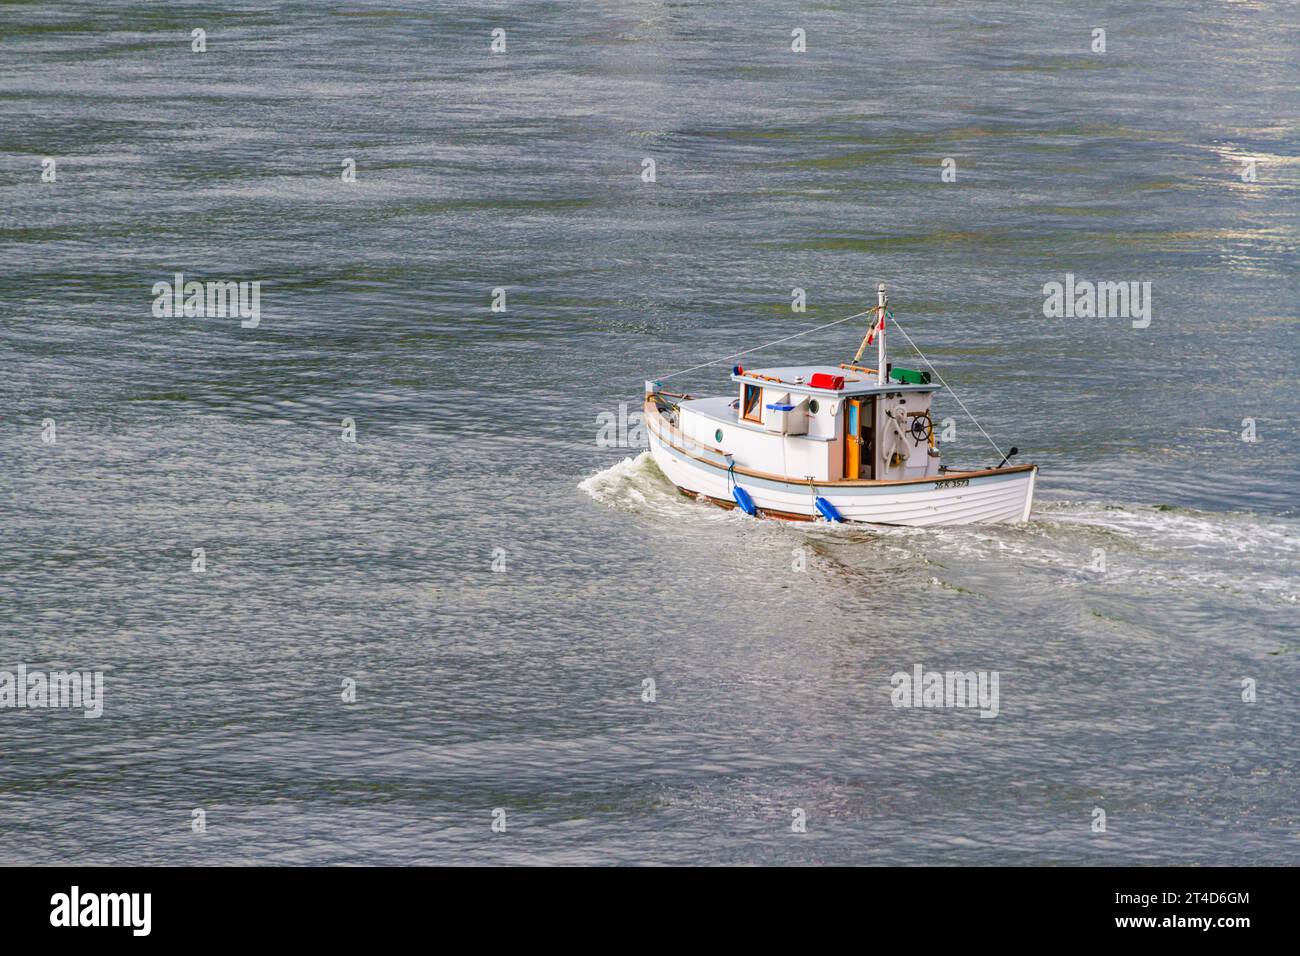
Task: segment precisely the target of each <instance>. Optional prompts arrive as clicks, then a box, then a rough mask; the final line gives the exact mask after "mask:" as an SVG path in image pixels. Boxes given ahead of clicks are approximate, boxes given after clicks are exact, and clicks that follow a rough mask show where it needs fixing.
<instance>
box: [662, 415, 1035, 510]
mask: <svg viewBox="0 0 1300 956" xmlns="http://www.w3.org/2000/svg"><path fill="white" fill-rule="evenodd" d="M652 414H653V418H651V415H652ZM647 418H648V419H650V422H649V424H650V427H649V428H647V429H646V431H647V433H648V437H649V441H650V452H651V454H652V455H653V456H654V460H655V463H656V464H657V465H658V466H659V469H660V470H661V471H662V472H663V473H664V474H665V475H666V476H667V477H668V479H669V480H670V481H671V482H672V483H673V484H674V485H676V486H677V487H678V488H679V489H680V490H681V491H682V492H684V493H686V494H689V495H692V496H694V497H697V498H705V499H708V500H710V501H712V502H714V503H716V504H719V505H721V506H723V507H735V501H734V500H733V498H732V487H733V484H737V485H740V486H741V487H742V488H744V489H745V491H747V492H748V493H749V495H750V497H751V498H752V499H753V502H754V504H755V506H756V507H757V508H758V512H759V515H760V516H764V517H771V518H784V519H787V520H796V521H799V520H802V521H813V520H816V519H817V518H818V517H819V513H818V510H817V505H816V500H817V498H818V497H819V496H820V497H822V498H825V499H826V500H827V501H829V502H830V503H831V504H832V505H834V506H835V510H836V511H838V512H839V513H840V515H842V516H843V518H844V519H845V520H846V521H854V522H865V523H869V524H888V525H906V526H910V527H927V526H933V525H958V524H994V523H1004V522H1021V521H1027V520H1029V513H1030V509H1031V508H1032V506H1033V497H1034V481H1035V477H1036V476H1037V472H1038V469H1037V467H1036V466H1034V465H1019V466H1015V467H1012V468H996V469H988V470H985V471H973V472H946V473H944V474H942V475H937V476H935V477H933V478H926V479H919V480H918V479H908V480H905V481H898V482H888V481H884V482H868V481H857V482H822V483H811V484H810V483H809V482H807V481H787V480H785V479H783V478H781V477H780V476H774V475H760V474H756V473H753V472H747V471H745V470H744V469H741V468H739V467H738V468H736V469H735V470H734V471H732V472H729V471H728V461H727V459H726V458H725V456H724V454H723V453H721V450H720V449H709V448H704V447H701V446H698V445H695V446H693V447H691V446H690V443H689V442H687V441H686V440H684V439H683V436H681V433H680V432H676V431H675V430H674V429H673V428H672V426H671V425H670V424H668V423H667V422H665V421H664V419H663V418H662V417H661V416H659V415H658V413H657V412H653V406H648V408H647ZM674 439H676V440H674Z"/></svg>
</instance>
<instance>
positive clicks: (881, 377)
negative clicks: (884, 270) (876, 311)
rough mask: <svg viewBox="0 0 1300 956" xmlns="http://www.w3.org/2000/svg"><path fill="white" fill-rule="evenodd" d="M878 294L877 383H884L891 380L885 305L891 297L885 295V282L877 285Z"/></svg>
mask: <svg viewBox="0 0 1300 956" xmlns="http://www.w3.org/2000/svg"><path fill="white" fill-rule="evenodd" d="M876 295H877V296H879V298H880V302H879V305H880V342H879V343H878V344H877V345H876V384H877V385H884V384H886V383H887V382H888V381H889V372H888V371H887V370H886V368H885V305H886V304H887V303H888V302H889V297H888V296H887V295H885V284H884V283H883V282H882V283H880V285H878V286H877V287H876Z"/></svg>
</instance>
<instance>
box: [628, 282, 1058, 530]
mask: <svg viewBox="0 0 1300 956" xmlns="http://www.w3.org/2000/svg"><path fill="white" fill-rule="evenodd" d="M887 306H888V299H887V297H886V295H885V287H884V286H883V285H881V286H880V287H879V304H878V305H877V306H876V307H875V308H873V309H871V310H869V311H868V312H865V313H862V315H870V316H872V320H871V326H870V329H869V331H868V333H867V335H866V337H865V338H864V339H863V340H862V345H861V346H859V348H858V351H857V354H856V355H855V356H854V358H853V361H852V362H845V363H840V364H838V365H800V366H788V367H780V368H763V369H746V368H744V367H743V366H740V365H736V366H735V367H733V369H732V374H731V381H732V382H733V383H734V384H735V387H736V393H734V397H733V396H721V397H715V398H696V397H693V396H691V395H684V394H674V393H671V392H666V391H664V390H663V387H662V384H661V382H659V381H647V382H646V395H645V422H646V431H647V433H648V438H649V442H650V451H651V453H652V454H653V455H654V460H655V462H656V463H657V464H658V466H659V468H660V470H661V471H663V473H664V474H665V475H667V476H668V479H669V480H670V481H672V482H673V484H675V485H676V486H677V488H678V490H680V491H681V492H682V493H684V494H686V495H690V496H692V497H695V498H699V499H703V500H707V501H711V502H713V503H715V504H718V505H721V506H722V507H724V508H740V509H741V510H743V511H745V512H746V513H747V514H750V515H754V516H758V517H769V518H784V519H787V520H795V521H813V520H817V519H818V518H821V519H825V520H827V521H861V522H869V523H872V524H887V525H913V526H926V525H953V524H977V523H991V522H1016V521H1028V520H1029V512H1030V508H1031V506H1032V505H1033V498H1034V479H1035V477H1036V475H1037V472H1038V468H1037V466H1036V465H1032V464H1023V465H1010V464H1008V461H1009V460H1010V458H1011V457H1012V456H1014V455H1015V454H1016V453H1017V450H1016V449H1015V448H1012V449H1011V450H1010V452H1009V453H1008V454H1007V455H1004V456H1003V458H1002V461H1001V462H999V463H998V464H997V465H996V466H994V467H985V468H966V469H957V470H954V469H952V468H949V467H947V466H945V465H942V464H941V463H940V452H939V447H938V445H937V443H936V441H935V434H934V431H935V429H934V420H933V418H932V414H931V400H932V398H933V397H934V394H935V392H937V391H938V390H939V389H940V388H942V387H944V386H943V385H942V384H931V376H930V373H929V372H923V371H919V370H913V369H904V368H896V367H892V366H891V365H890V364H889V363H888V361H887V360H886V355H885V335H886V330H885V324H886V320H890V321H892V320H893V316H892V313H890V312H889V311H888V308H887ZM850 318H856V316H851V317H850ZM840 321H847V320H840ZM832 324H836V323H832ZM812 331H815V330H812ZM904 334H906V333H904ZM873 340H874V341H875V342H876V344H877V356H876V367H875V368H874V369H873V368H866V367H863V366H862V365H859V364H858V362H859V360H860V359H861V357H862V354H863V351H864V350H865V349H866V348H867V346H868V345H870V344H871V343H872V341H873ZM909 341H910V339H909ZM751 351H753V350H751ZM742 354H745V353H742ZM711 364H712V363H711ZM927 364H928V363H927ZM701 367H702V366H701ZM676 374H681V373H676ZM935 374H936V375H937V374H938V373H937V372H936V373H935ZM940 382H942V379H940ZM954 397H955V396H954ZM958 401H959V403H960V400H958ZM963 407H964V406H963ZM990 441H991V439H990ZM994 447H995V448H996V445H995V446H994ZM999 454H1000V452H999Z"/></svg>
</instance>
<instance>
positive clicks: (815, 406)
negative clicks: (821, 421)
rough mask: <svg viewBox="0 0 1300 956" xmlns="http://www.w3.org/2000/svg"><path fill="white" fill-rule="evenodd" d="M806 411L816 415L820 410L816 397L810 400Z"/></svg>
mask: <svg viewBox="0 0 1300 956" xmlns="http://www.w3.org/2000/svg"><path fill="white" fill-rule="evenodd" d="M808 411H809V412H811V413H812V414H814V415H816V414H817V413H818V412H819V411H821V406H820V405H818V404H817V399H815V398H814V399H813V400H812V401H811V402H809V403H808Z"/></svg>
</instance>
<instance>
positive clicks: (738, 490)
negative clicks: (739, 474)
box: [731, 485, 758, 518]
mask: <svg viewBox="0 0 1300 956" xmlns="http://www.w3.org/2000/svg"><path fill="white" fill-rule="evenodd" d="M731 497H733V498H735V499H736V504H737V505H738V506H739V507H740V510H741V511H743V512H745V514H747V515H749V516H750V517H751V518H752V517H754V516H755V515H757V514H758V509H757V508H755V507H754V499H753V498H751V497H749V492H748V491H746V490H745V489H744V488H742V487H740V485H732V486H731Z"/></svg>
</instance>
